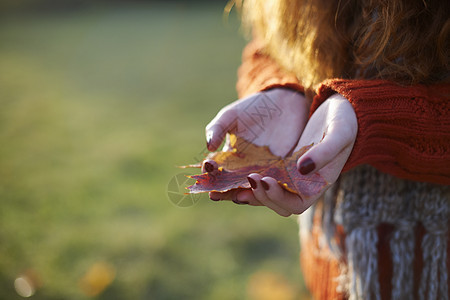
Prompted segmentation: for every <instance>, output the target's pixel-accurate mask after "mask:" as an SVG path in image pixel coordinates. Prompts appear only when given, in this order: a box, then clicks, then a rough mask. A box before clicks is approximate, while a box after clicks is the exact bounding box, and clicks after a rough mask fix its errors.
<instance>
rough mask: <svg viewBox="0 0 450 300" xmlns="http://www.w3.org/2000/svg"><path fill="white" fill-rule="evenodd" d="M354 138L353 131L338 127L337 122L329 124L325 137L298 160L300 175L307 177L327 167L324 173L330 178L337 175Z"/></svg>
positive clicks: (349, 151)
mask: <svg viewBox="0 0 450 300" xmlns="http://www.w3.org/2000/svg"><path fill="white" fill-rule="evenodd" d="M355 137H356V131H355V130H352V129H351V128H349V127H346V126H339V124H338V122H336V123H332V124H330V126H329V127H328V130H327V133H326V134H325V137H324V138H323V139H322V140H321V141H320V142H319V143H318V144H316V145H314V146H313V147H312V148H311V149H310V150H308V151H307V152H306V153H305V154H303V155H302V156H301V157H300V158H299V159H298V161H297V168H298V170H299V172H300V174H302V175H308V174H311V173H313V172H316V171H319V170H321V169H322V168H324V167H325V166H328V165H329V167H330V170H329V172H328V170H327V172H325V173H330V175H331V177H334V175H339V173H340V172H341V170H342V168H343V167H344V165H345V163H346V161H347V159H348V157H349V156H350V153H351V150H352V148H353V144H354V141H355ZM327 175H328V174H327ZM326 177H328V176H326Z"/></svg>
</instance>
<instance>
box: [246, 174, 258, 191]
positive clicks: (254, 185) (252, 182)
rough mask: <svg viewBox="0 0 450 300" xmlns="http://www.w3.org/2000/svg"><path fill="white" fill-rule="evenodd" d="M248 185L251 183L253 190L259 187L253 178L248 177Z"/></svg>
mask: <svg viewBox="0 0 450 300" xmlns="http://www.w3.org/2000/svg"><path fill="white" fill-rule="evenodd" d="M247 180H248V183H250V186H251V187H252V189H256V187H257V185H256V181H255V180H254V179H253V178H251V177H247Z"/></svg>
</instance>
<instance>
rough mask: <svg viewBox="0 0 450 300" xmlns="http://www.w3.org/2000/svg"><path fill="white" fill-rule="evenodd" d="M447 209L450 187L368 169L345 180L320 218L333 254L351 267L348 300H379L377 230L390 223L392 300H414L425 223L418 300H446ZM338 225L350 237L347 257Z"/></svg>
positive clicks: (346, 275)
mask: <svg viewBox="0 0 450 300" xmlns="http://www.w3.org/2000/svg"><path fill="white" fill-rule="evenodd" d="M449 204H450V188H449V187H448V186H438V185H433V184H429V183H421V182H412V181H407V180H402V179H398V178H395V177H392V176H390V175H388V174H383V173H381V172H378V171H377V170H376V169H374V168H372V167H369V166H361V167H359V168H356V169H354V170H352V171H350V172H347V173H345V174H343V175H342V176H341V178H340V180H339V181H338V182H337V183H336V184H335V185H334V186H333V187H332V188H330V189H329V190H328V191H327V192H326V194H325V196H324V199H323V215H322V224H323V230H324V233H325V236H326V238H327V241H328V242H329V247H330V249H331V250H332V252H333V253H334V254H335V255H336V256H337V257H340V258H341V259H342V258H343V257H342V256H343V255H345V258H343V260H344V261H347V265H346V266H343V267H342V270H341V273H342V274H341V276H340V278H339V281H340V290H343V291H345V292H346V293H347V295H348V298H349V299H350V300H359V299H367V300H372V299H374V300H379V299H380V298H381V296H380V284H379V280H378V275H379V270H378V252H377V243H378V232H377V227H378V225H380V224H381V223H387V224H391V225H392V226H393V227H394V231H393V233H392V236H391V239H390V250H391V260H392V265H393V276H392V280H391V283H392V294H391V297H392V299H411V298H412V295H413V294H414V286H413V280H414V278H413V276H414V274H413V270H412V266H413V265H414V259H415V258H414V253H415V249H414V248H415V244H416V241H415V230H416V229H417V225H418V224H419V223H422V225H423V226H424V228H425V230H426V233H425V235H424V237H423V240H422V245H421V248H422V249H421V250H422V255H423V257H422V259H423V262H424V268H423V270H422V273H421V281H420V286H419V299H424V300H425V299H426V300H432V299H444V300H445V299H447V300H448V285H447V282H448V281H447V280H448V270H447V265H446V261H447V243H448V225H449V209H450V208H449ZM301 218H303V217H301ZM308 219H311V218H310V216H308ZM301 223H303V224H304V223H305V222H304V221H303V222H301ZM337 224H340V225H342V226H343V228H344V230H345V232H346V238H345V248H346V252H345V254H344V253H343V251H342V249H340V248H339V247H338V246H337V244H336V243H335V242H334V237H335V233H336V225H337Z"/></svg>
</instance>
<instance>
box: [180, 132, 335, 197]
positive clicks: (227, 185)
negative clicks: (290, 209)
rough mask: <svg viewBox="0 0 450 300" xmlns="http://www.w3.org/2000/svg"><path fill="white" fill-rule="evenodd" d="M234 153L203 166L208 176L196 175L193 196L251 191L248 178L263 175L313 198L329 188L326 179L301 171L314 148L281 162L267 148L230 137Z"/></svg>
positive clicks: (217, 154)
mask: <svg viewBox="0 0 450 300" xmlns="http://www.w3.org/2000/svg"><path fill="white" fill-rule="evenodd" d="M230 144H231V149H232V151H225V152H222V151H220V152H214V153H210V154H209V155H208V156H207V157H206V159H205V160H204V161H203V163H202V165H200V164H198V165H190V166H187V167H202V169H203V171H204V173H203V174H201V175H193V176H190V177H191V178H194V179H196V183H195V184H194V185H192V186H189V187H188V189H189V192H190V193H194V194H195V193H204V192H226V191H229V190H232V189H237V188H250V184H249V183H248V180H247V176H248V175H249V174H251V173H259V174H260V175H261V176H263V177H266V176H269V177H273V178H275V179H276V180H278V182H279V183H280V184H281V185H282V186H283V187H284V188H285V189H287V190H288V191H290V192H293V193H296V194H298V195H300V196H301V197H302V196H305V197H309V196H312V195H315V194H317V193H319V192H320V191H321V190H322V189H323V188H324V187H325V186H326V181H325V179H324V178H323V177H322V176H320V175H319V174H317V173H315V174H312V175H308V176H303V175H301V174H300V173H299V172H298V170H297V160H298V158H299V157H300V156H301V155H302V154H303V153H305V152H306V151H307V150H308V149H309V148H311V146H312V145H310V146H306V147H303V148H302V149H300V150H299V151H297V152H295V153H293V154H292V155H291V156H289V157H286V158H284V159H283V158H281V157H279V156H276V155H274V154H272V152H270V150H269V148H268V147H267V146H264V147H261V146H257V145H254V144H252V143H250V142H247V141H246V140H244V139H242V138H239V137H238V136H236V135H230Z"/></svg>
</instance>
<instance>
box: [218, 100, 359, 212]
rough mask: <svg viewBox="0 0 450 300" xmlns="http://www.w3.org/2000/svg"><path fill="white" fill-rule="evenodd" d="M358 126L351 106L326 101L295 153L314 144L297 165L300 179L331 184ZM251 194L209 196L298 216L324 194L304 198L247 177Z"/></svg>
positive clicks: (254, 176) (272, 182)
mask: <svg viewBox="0 0 450 300" xmlns="http://www.w3.org/2000/svg"><path fill="white" fill-rule="evenodd" d="M357 129H358V124H357V120H356V115H355V112H354V110H353V107H352V106H351V104H350V103H349V102H348V101H347V99H345V98H344V97H342V96H341V95H339V94H335V95H333V96H331V97H330V98H329V99H327V100H326V101H325V102H324V103H323V104H322V105H321V106H320V107H319V108H318V109H317V110H316V111H315V112H314V113H313V115H312V116H311V118H310V119H309V121H308V123H307V124H306V127H305V129H304V131H303V133H302V135H301V137H300V140H299V142H298V144H297V146H296V147H295V149H294V152H295V151H297V150H298V149H300V148H302V147H303V146H306V145H310V144H312V143H314V146H313V147H311V149H309V150H308V151H307V152H306V153H304V154H303V155H302V156H301V157H300V158H299V159H298V162H297V167H298V169H299V173H301V174H302V175H308V174H313V173H315V172H317V173H319V174H320V175H321V176H322V177H324V179H325V180H326V181H327V187H328V186H329V185H331V184H333V183H334V182H335V181H336V180H337V178H338V177H339V174H340V173H341V171H342V168H343V167H344V165H345V163H346V161H347V159H348V157H349V156H350V153H351V151H352V148H353V145H354V142H355V139H356V133H357ZM248 180H249V183H250V185H251V187H252V188H251V189H250V190H232V191H229V192H227V193H211V194H210V197H211V199H213V200H224V199H232V200H233V201H234V202H235V203H239V204H250V205H255V206H260V205H264V206H267V207H268V208H270V209H272V210H273V211H275V212H276V213H278V214H279V215H281V216H290V215H291V214H300V213H302V212H303V211H305V210H306V209H307V208H308V207H310V206H311V205H312V204H313V203H314V202H315V201H316V200H317V199H318V198H319V197H320V196H321V195H322V194H323V193H324V192H325V190H326V187H325V188H324V189H323V190H322V191H320V192H319V193H317V194H315V195H312V196H310V197H307V198H303V199H302V198H300V196H298V195H297V194H294V193H291V192H288V191H286V190H285V189H284V188H282V187H281V186H280V185H279V184H278V182H277V180H276V179H274V178H271V177H264V178H263V177H262V176H261V175H259V174H256V173H255V174H250V175H249V177H248Z"/></svg>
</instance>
